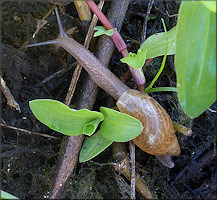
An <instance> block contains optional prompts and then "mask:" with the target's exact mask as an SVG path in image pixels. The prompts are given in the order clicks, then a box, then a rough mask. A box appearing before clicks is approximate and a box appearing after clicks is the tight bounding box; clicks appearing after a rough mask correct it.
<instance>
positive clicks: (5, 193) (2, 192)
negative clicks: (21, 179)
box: [0, 190, 18, 199]
mask: <svg viewBox="0 0 217 200" xmlns="http://www.w3.org/2000/svg"><path fill="white" fill-rule="evenodd" d="M0 193H1V199H18V198H17V197H15V196H14V195H12V194H9V193H7V192H5V191H3V190H0Z"/></svg>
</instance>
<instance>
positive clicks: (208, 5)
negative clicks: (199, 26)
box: [201, 1, 216, 12]
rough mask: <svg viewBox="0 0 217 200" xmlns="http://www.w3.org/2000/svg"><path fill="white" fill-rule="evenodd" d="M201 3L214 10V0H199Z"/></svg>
mask: <svg viewBox="0 0 217 200" xmlns="http://www.w3.org/2000/svg"><path fill="white" fill-rule="evenodd" d="M201 3H202V4H203V5H204V6H206V8H207V9H209V10H211V11H212V12H216V1H201Z"/></svg>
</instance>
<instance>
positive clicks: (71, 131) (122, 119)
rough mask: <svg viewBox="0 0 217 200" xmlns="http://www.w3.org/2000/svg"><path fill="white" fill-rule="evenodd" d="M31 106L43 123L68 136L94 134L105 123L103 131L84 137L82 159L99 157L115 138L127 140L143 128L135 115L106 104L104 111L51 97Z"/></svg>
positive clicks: (120, 140)
mask: <svg viewBox="0 0 217 200" xmlns="http://www.w3.org/2000/svg"><path fill="white" fill-rule="evenodd" d="M29 105H30V108H31V110H32V112H33V114H34V115H35V117H36V118H37V119H38V120H39V121H40V122H42V123H43V124H45V125H46V126H48V127H49V128H51V129H52V130H54V131H57V132H60V133H63V134H65V135H68V136H78V135H81V134H85V135H88V136H91V135H92V134H93V133H94V132H95V131H96V128H97V127H98V125H99V123H100V122H102V123H101V127H100V130H99V131H98V132H97V133H96V134H94V135H93V136H92V137H89V138H87V139H86V140H85V146H84V147H83V148H82V151H81V155H80V161H81V162H84V161H86V160H89V159H91V158H92V157H93V155H94V156H96V155H97V154H99V153H100V152H101V151H103V150H104V149H105V148H107V147H108V146H109V145H110V144H111V143H112V142H113V141H115V142H127V141H129V140H132V139H133V138H135V137H137V136H138V135H139V134H140V133H141V132H142V130H143V126H142V124H141V122H140V121H139V120H137V119H136V118H134V117H131V116H129V115H127V114H124V113H120V112H118V111H115V110H112V109H109V108H105V107H101V108H100V111H101V113H100V112H96V111H90V110H87V109H82V110H75V109H70V108H69V107H68V106H66V105H65V104H63V103H61V102H59V101H55V100H51V99H38V100H33V101H30V102H29ZM96 144H97V145H96ZM93 149H95V150H94V151H93Z"/></svg>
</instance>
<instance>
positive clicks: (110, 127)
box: [100, 107, 143, 142]
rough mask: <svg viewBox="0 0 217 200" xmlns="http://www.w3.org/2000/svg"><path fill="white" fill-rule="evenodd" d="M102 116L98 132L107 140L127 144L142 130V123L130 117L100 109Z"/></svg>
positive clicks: (103, 108) (107, 109)
mask: <svg viewBox="0 0 217 200" xmlns="http://www.w3.org/2000/svg"><path fill="white" fill-rule="evenodd" d="M100 111H101V112H102V114H103V116H104V121H103V122H102V124H101V127H100V132H101V133H102V135H103V136H104V137H105V138H107V139H108V140H111V141H115V142H127V141H130V140H132V139H133V138H135V137H137V136H138V135H139V134H140V133H141V132H142V130H143V126H142V123H141V122H140V121H139V120H137V119H136V118H134V117H131V116H130V115H127V114H124V113H120V112H118V111H115V110H112V109H109V108H105V107H100Z"/></svg>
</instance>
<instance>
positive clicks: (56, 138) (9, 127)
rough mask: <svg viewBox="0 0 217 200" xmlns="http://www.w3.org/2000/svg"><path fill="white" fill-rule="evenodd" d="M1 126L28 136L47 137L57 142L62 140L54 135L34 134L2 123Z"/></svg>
mask: <svg viewBox="0 0 217 200" xmlns="http://www.w3.org/2000/svg"><path fill="white" fill-rule="evenodd" d="M0 126H2V127H5V128H8V129H13V130H15V131H21V132H24V133H26V134H28V135H38V136H42V137H46V138H53V139H55V140H59V139H60V138H58V137H55V136H52V135H47V134H42V133H37V132H34V131H28V130H26V129H22V128H16V127H13V126H9V125H6V124H2V123H0Z"/></svg>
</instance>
